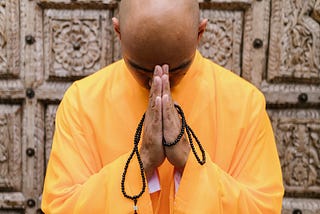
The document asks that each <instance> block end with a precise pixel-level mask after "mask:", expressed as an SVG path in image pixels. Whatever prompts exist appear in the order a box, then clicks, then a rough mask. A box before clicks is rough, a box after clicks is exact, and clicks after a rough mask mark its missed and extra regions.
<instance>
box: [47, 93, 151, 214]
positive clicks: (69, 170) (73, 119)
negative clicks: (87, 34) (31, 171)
mask: <svg viewBox="0 0 320 214" xmlns="http://www.w3.org/2000/svg"><path fill="white" fill-rule="evenodd" d="M72 90H74V89H70V90H68V91H67V92H66V95H65V97H64V99H63V100H62V102H61V104H60V105H59V108H58V110H57V114H56V124H55V134H54V139H53V145H52V150H51V154H50V159H49V162H48V166H47V172H46V178H45V184H44V191H43V195H42V204H41V208H42V210H43V212H44V213H50V214H51V213H55V214H58V213H61V214H62V213H63V214H65V213H77V214H81V213H133V202H132V201H131V200H129V199H127V198H125V197H124V196H123V195H122V192H121V178H122V172H123V168H124V166H125V163H126V161H127V159H128V157H129V154H130V150H131V148H128V153H126V154H122V155H121V156H119V157H118V158H116V159H115V160H113V161H111V162H110V163H108V164H106V165H103V164H102V163H101V161H100V158H99V153H98V152H97V151H95V150H96V147H95V146H94V144H95V141H94V138H93V137H92V138H91V139H90V138H89V137H88V136H86V134H85V133H84V132H83V131H82V128H81V127H83V126H85V125H84V124H83V126H81V125H82V124H81V120H80V119H79V118H81V117H83V115H81V110H80V107H79V106H78V104H77V101H76V98H75V97H74V96H75V95H76V93H73V92H71V91H72ZM125 184H126V191H127V193H128V194H130V195H134V194H137V193H139V192H140V190H141V187H142V181H141V176H140V169H139V166H138V163H137V160H136V158H135V159H133V161H132V162H131V163H130V165H129V170H128V174H127V179H126V183H125ZM147 191H148V187H146V192H147ZM138 207H139V209H140V210H143V212H146V213H152V206H151V201H150V196H149V194H146V193H144V194H143V195H142V198H140V199H139V201H138Z"/></svg>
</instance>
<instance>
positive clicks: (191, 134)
mask: <svg viewBox="0 0 320 214" xmlns="http://www.w3.org/2000/svg"><path fill="white" fill-rule="evenodd" d="M174 107H175V108H176V110H177V112H178V114H179V115H180V117H181V130H180V133H179V135H178V137H177V139H175V141H173V142H172V143H167V142H166V141H165V139H164V138H163V139H162V144H163V145H164V146H167V147H170V146H174V145H176V144H177V143H178V142H179V141H180V140H181V138H182V136H183V135H184V133H185V132H187V136H188V139H189V143H190V146H191V150H192V152H193V154H194V156H195V157H196V159H197V161H198V163H199V164H200V165H203V164H205V162H206V155H205V152H204V149H203V147H202V145H201V143H200V141H199V139H198V138H197V136H196V135H195V133H194V132H193V130H192V129H191V128H190V126H188V124H187V122H186V119H185V116H184V113H183V111H182V109H181V107H180V106H178V105H176V104H174ZM144 119H145V113H144V114H143V116H142V118H141V120H140V122H139V124H138V127H137V129H136V133H135V135H134V146H133V150H132V152H131V154H130V156H129V158H128V160H127V162H126V165H125V167H124V171H123V174H122V179H121V191H122V194H123V195H124V197H126V198H128V199H130V200H133V202H134V205H133V210H134V213H135V214H137V211H138V206H137V201H138V199H139V198H140V197H141V196H142V194H143V193H144V192H145V190H146V178H145V175H144V168H143V163H142V160H141V157H140V154H139V150H138V144H139V141H140V138H141V133H142V126H143V122H144ZM192 137H193V138H194V139H195V140H196V143H197V145H198V146H199V149H200V151H201V155H202V159H200V157H199V155H198V154H197V151H196V149H195V146H194V144H193V140H192ZM135 154H136V155H137V159H138V163H139V167H140V174H141V180H142V189H141V191H140V192H139V193H138V194H136V195H132V196H131V195H128V194H127V192H126V190H125V185H124V184H125V181H126V175H127V171H128V167H129V164H130V161H131V160H132V158H133V156H134V155H135Z"/></svg>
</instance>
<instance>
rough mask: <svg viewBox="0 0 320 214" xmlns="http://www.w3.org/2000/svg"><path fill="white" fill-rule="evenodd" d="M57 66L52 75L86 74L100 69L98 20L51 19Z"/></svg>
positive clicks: (54, 61) (54, 60) (52, 70)
mask: <svg viewBox="0 0 320 214" xmlns="http://www.w3.org/2000/svg"><path fill="white" fill-rule="evenodd" d="M51 24H52V33H53V35H52V39H53V43H52V52H53V57H52V60H53V66H52V67H51V69H50V76H84V75H86V74H90V73H92V72H94V71H96V70H98V69H99V67H100V65H99V59H100V57H101V49H100V44H99V41H100V35H99V22H98V20H84V19H82V20H78V19H74V20H59V19H53V20H51Z"/></svg>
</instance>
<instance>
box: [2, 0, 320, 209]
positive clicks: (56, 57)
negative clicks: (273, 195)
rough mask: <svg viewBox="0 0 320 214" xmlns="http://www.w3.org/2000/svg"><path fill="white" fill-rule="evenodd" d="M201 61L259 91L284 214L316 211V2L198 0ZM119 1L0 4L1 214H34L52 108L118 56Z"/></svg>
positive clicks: (319, 12) (319, 44)
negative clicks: (202, 20)
mask: <svg viewBox="0 0 320 214" xmlns="http://www.w3.org/2000/svg"><path fill="white" fill-rule="evenodd" d="M199 3H200V5H201V16H202V17H206V18H209V25H208V28H207V32H206V33H205V34H204V38H203V40H202V42H201V44H200V47H199V49H200V51H201V53H202V54H203V55H205V56H207V57H209V58H210V59H212V60H213V61H215V62H217V63H219V64H221V65H223V66H225V67H227V68H229V69H231V70H232V71H234V72H235V73H236V74H238V75H241V76H242V77H244V78H246V79H247V80H248V81H250V82H252V83H253V84H255V85H256V86H257V87H258V88H260V89H261V90H262V91H263V92H264V94H265V96H266V99H267V104H268V106H267V107H268V112H269V115H270V117H271V121H272V124H273V127H274V130H275V134H276V140H277V145H278V150H279V155H280V158H281V163H282V169H283V176H284V184H285V187H286V198H285V200H284V203H283V213H319V212H320V200H319V199H317V198H319V197H320V159H319V156H320V152H319V150H320V110H319V109H320V86H319V85H320V24H319V22H320V1H319V0H211V1H210V0H199ZM117 9H118V3H117V1H110V0H0V213H40V209H39V207H40V202H41V192H42V185H43V179H44V174H45V166H46V163H47V161H48V157H49V153H50V148H51V143H52V136H53V132H54V117H55V112H56V109H57V106H58V104H59V101H60V100H61V98H62V96H63V94H64V92H65V90H66V89H67V87H68V86H69V85H70V84H71V83H72V82H73V81H75V80H77V79H80V78H82V77H84V76H87V75H88V74H91V73H93V72H95V71H97V70H98V69H99V68H101V67H103V66H105V65H107V64H110V63H111V62H113V61H115V60H117V59H119V58H120V49H119V43H118V40H117V38H116V36H115V35H114V33H113V29H112V24H111V17H113V16H114V15H115V14H117Z"/></svg>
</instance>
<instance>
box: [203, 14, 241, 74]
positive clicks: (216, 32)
mask: <svg viewBox="0 0 320 214" xmlns="http://www.w3.org/2000/svg"><path fill="white" fill-rule="evenodd" d="M242 16H243V14H242V12H239V11H214V10H208V9H204V10H201V17H202V18H207V19H209V21H208V25H207V28H206V31H205V33H204V35H203V37H202V39H201V41H200V48H199V51H200V52H201V54H202V55H203V56H204V57H207V58H209V59H211V60H212V61H214V62H215V63H217V64H219V65H221V66H224V67H226V68H228V69H230V70H232V71H234V72H235V73H237V74H238V75H240V72H241V67H240V58H241V56H240V47H241V40H242V19H243V17H242Z"/></svg>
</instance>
